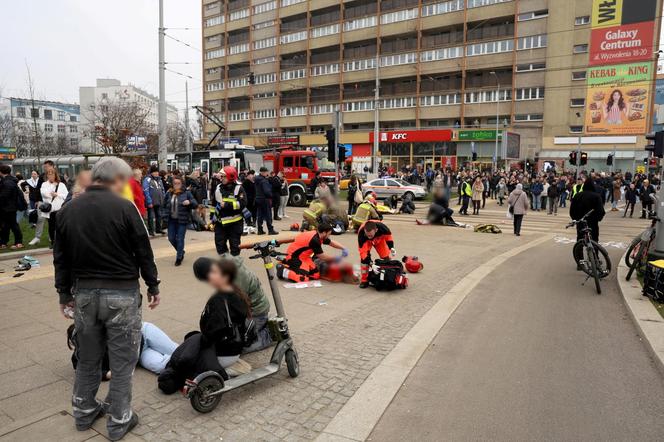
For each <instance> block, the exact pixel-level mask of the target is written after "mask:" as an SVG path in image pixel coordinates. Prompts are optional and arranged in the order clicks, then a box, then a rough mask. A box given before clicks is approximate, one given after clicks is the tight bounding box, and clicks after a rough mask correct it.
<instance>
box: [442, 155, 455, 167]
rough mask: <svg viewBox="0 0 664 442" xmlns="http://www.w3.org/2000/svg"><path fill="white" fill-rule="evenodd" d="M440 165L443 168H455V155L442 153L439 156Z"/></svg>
mask: <svg viewBox="0 0 664 442" xmlns="http://www.w3.org/2000/svg"><path fill="white" fill-rule="evenodd" d="M440 167H441V168H442V169H443V170H445V169H450V170H457V157H456V156H452V155H443V156H442V157H440Z"/></svg>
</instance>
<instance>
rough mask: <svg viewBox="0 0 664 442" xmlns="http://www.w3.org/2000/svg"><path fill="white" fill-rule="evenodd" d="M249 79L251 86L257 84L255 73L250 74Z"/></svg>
mask: <svg viewBox="0 0 664 442" xmlns="http://www.w3.org/2000/svg"><path fill="white" fill-rule="evenodd" d="M247 79H248V80H249V84H256V75H254V73H253V72H249V75H247Z"/></svg>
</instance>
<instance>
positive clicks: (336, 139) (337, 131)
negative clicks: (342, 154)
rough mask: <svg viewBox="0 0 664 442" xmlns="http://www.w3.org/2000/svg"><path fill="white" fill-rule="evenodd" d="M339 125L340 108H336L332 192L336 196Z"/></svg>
mask: <svg viewBox="0 0 664 442" xmlns="http://www.w3.org/2000/svg"><path fill="white" fill-rule="evenodd" d="M341 126H342V122H341V109H338V110H337V111H336V112H335V113H334V130H335V141H334V144H335V146H334V194H335V195H337V197H338V196H339V144H340V141H341Z"/></svg>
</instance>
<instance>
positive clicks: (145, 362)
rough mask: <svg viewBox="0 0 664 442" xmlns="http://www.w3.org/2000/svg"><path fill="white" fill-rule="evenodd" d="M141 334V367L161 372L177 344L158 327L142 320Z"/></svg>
mask: <svg viewBox="0 0 664 442" xmlns="http://www.w3.org/2000/svg"><path fill="white" fill-rule="evenodd" d="M141 334H142V335H143V351H141V357H140V363H141V367H143V368H145V369H146V370H150V371H151V372H153V373H157V374H159V373H161V372H162V371H163V370H164V368H166V364H168V361H170V360H171V355H172V354H173V352H174V351H175V349H176V348H177V347H178V345H177V344H176V343H175V342H173V341H172V340H171V338H169V337H168V335H167V334H166V333H164V332H163V331H162V330H161V329H160V328H159V327H157V326H156V325H154V324H152V323H150V322H144V323H143V327H142V328H141Z"/></svg>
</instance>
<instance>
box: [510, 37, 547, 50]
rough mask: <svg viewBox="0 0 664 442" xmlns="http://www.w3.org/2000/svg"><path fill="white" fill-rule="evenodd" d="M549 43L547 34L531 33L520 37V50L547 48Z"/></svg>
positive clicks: (518, 47)
mask: <svg viewBox="0 0 664 442" xmlns="http://www.w3.org/2000/svg"><path fill="white" fill-rule="evenodd" d="M546 43H547V39H546V34H540V35H529V36H527V37H521V38H519V42H518V46H517V49H518V50H523V49H537V48H545V47H546Z"/></svg>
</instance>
